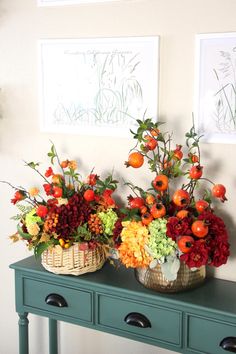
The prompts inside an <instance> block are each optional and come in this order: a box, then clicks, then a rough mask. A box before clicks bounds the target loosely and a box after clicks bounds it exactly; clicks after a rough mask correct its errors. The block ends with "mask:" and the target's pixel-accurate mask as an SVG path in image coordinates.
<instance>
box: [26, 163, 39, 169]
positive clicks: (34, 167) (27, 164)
mask: <svg viewBox="0 0 236 354" xmlns="http://www.w3.org/2000/svg"><path fill="white" fill-rule="evenodd" d="M26 166H28V167H30V168H33V170H35V169H36V167H37V166H39V163H38V162H36V163H35V162H33V161H31V162H26Z"/></svg>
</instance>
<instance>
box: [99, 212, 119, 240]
mask: <svg viewBox="0 0 236 354" xmlns="http://www.w3.org/2000/svg"><path fill="white" fill-rule="evenodd" d="M98 216H99V218H100V219H101V221H102V224H103V230H104V233H105V234H106V235H109V236H112V233H113V229H114V226H115V223H116V221H117V219H118V216H117V215H116V213H115V212H114V211H113V210H112V209H108V210H107V211H101V212H100V213H98Z"/></svg>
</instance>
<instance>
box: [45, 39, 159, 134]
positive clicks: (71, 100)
mask: <svg viewBox="0 0 236 354" xmlns="http://www.w3.org/2000/svg"><path fill="white" fill-rule="evenodd" d="M39 63H40V70H39V73H40V89H39V91H40V129H41V131H42V132H55V133H68V134H69V133H71V134H86V135H101V136H119V137H129V136H130V129H132V128H134V129H135V127H136V123H137V122H136V120H137V119H143V118H148V117H149V118H154V119H157V109H158V107H157V106H158V104H157V103H158V67H159V37H158V36H151V37H119V38H88V39H47V40H40V41H39Z"/></svg>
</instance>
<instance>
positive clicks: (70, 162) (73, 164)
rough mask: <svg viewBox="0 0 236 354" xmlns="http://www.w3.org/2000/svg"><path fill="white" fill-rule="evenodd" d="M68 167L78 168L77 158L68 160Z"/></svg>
mask: <svg viewBox="0 0 236 354" xmlns="http://www.w3.org/2000/svg"><path fill="white" fill-rule="evenodd" d="M68 167H69V168H71V169H72V170H76V169H77V168H78V164H77V162H76V161H75V160H71V161H69V162H68Z"/></svg>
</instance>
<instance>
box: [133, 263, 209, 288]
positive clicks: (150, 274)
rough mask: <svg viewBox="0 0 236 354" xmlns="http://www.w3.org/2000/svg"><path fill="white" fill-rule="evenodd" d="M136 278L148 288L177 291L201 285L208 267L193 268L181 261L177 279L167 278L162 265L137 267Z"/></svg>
mask: <svg viewBox="0 0 236 354" xmlns="http://www.w3.org/2000/svg"><path fill="white" fill-rule="evenodd" d="M135 277H136V279H137V280H138V281H139V282H140V283H141V284H143V285H144V286H145V287H146V288H149V289H152V290H155V291H159V292H162V293H175V292H180V291H184V290H188V289H192V288H195V287H197V286H199V285H200V284H201V283H202V282H203V281H204V280H205V277H206V267H205V266H202V267H200V268H196V269H195V270H191V269H190V268H189V267H188V266H186V264H185V263H182V262H181V263H180V268H179V271H178V274H177V278H176V280H173V281H169V280H167V279H166V278H165V277H164V275H163V273H162V271H161V266H160V265H157V266H156V267H155V268H153V269H150V268H137V269H135Z"/></svg>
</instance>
